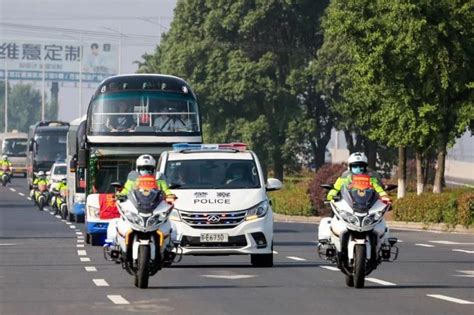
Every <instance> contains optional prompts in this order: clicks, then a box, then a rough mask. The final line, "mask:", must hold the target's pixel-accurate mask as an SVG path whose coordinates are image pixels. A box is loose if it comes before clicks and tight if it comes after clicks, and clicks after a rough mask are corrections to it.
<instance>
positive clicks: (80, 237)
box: [76, 232, 84, 239]
mask: <svg viewBox="0 0 474 315" xmlns="http://www.w3.org/2000/svg"><path fill="white" fill-rule="evenodd" d="M76 234H77V232H76ZM77 238H78V239H84V236H82V235H77Z"/></svg>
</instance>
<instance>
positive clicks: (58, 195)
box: [49, 178, 68, 219]
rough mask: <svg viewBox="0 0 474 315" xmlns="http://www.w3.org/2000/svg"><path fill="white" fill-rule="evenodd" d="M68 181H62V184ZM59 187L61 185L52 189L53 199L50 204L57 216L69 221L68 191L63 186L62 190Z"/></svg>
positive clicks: (64, 179)
mask: <svg viewBox="0 0 474 315" xmlns="http://www.w3.org/2000/svg"><path fill="white" fill-rule="evenodd" d="M66 181H67V179H66V178H63V179H61V183H63V184H65V183H66ZM58 186H59V185H56V186H54V187H52V188H51V190H50V193H51V198H50V202H49V204H50V205H51V208H52V209H53V211H54V213H55V214H56V215H60V216H61V218H63V219H67V214H68V211H67V203H66V199H67V193H68V190H67V187H66V186H63V187H62V188H58Z"/></svg>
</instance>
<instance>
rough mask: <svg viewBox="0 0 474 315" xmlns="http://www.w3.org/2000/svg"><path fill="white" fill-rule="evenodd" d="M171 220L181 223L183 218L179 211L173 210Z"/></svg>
mask: <svg viewBox="0 0 474 315" xmlns="http://www.w3.org/2000/svg"><path fill="white" fill-rule="evenodd" d="M170 220H171V221H176V222H181V216H180V214H179V210H178V209H173V210H171V213H170Z"/></svg>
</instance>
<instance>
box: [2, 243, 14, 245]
mask: <svg viewBox="0 0 474 315" xmlns="http://www.w3.org/2000/svg"><path fill="white" fill-rule="evenodd" d="M14 245H16V244H13V243H4V244H0V246H14Z"/></svg>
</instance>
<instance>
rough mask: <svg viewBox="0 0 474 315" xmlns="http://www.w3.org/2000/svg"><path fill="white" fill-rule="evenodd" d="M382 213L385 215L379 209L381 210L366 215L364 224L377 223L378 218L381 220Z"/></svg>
mask: <svg viewBox="0 0 474 315" xmlns="http://www.w3.org/2000/svg"><path fill="white" fill-rule="evenodd" d="M382 215H383V211H379V212H376V213H372V214H371V215H368V216H366V217H365V218H364V219H363V220H362V226H367V225H372V224H374V223H376V222H377V221H378V220H380V218H381V217H382Z"/></svg>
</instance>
